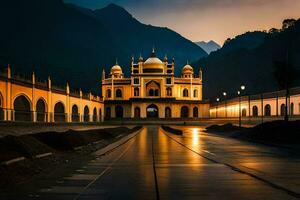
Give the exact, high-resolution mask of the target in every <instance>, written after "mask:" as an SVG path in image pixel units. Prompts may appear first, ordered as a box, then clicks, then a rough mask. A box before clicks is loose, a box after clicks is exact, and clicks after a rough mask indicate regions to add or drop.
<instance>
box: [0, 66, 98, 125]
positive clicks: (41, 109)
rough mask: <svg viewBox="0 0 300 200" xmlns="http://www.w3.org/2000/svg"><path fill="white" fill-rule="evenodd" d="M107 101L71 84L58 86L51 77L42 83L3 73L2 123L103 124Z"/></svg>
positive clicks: (0, 78) (0, 79)
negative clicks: (73, 88) (73, 87)
mask: <svg viewBox="0 0 300 200" xmlns="http://www.w3.org/2000/svg"><path fill="white" fill-rule="evenodd" d="M103 107H104V105H103V99H102V98H100V97H98V96H94V95H92V94H91V93H89V94H84V93H83V92H82V91H81V90H80V91H73V90H72V89H71V88H70V87H69V85H68V84H66V86H65V87H56V86H54V85H53V84H52V82H51V79H50V77H49V78H48V80H47V81H45V82H41V81H38V80H37V78H36V76H35V74H34V73H33V74H32V76H31V77H30V78H24V77H19V76H16V75H14V74H12V73H11V68H10V66H8V68H7V70H6V72H0V121H32V122H92V121H93V122H99V121H103Z"/></svg>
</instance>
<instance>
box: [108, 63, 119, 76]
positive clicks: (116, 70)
mask: <svg viewBox="0 0 300 200" xmlns="http://www.w3.org/2000/svg"><path fill="white" fill-rule="evenodd" d="M110 72H111V73H112V74H122V68H121V67H120V65H118V64H116V65H114V66H113V67H112V68H111V70H110Z"/></svg>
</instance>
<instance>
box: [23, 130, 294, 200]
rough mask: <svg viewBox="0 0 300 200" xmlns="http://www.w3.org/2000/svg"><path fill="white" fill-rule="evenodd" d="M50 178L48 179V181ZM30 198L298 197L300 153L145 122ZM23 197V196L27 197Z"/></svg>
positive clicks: (200, 131)
mask: <svg viewBox="0 0 300 200" xmlns="http://www.w3.org/2000/svg"><path fill="white" fill-rule="evenodd" d="M49 183H50V182H49ZM51 184H52V185H49V186H48V187H45V186H43V188H39V187H41V186H37V188H38V189H37V190H38V191H36V193H32V194H30V195H27V196H26V197H29V199H143V200H144V199H145V200H146V199H264V200H265V199H268V200H269V199H270V200H271V199H279V200H282V199H297V197H299V191H300V190H298V189H299V188H300V156H299V154H298V153H295V152H294V151H293V150H282V149H277V148H275V147H267V146H263V145H257V144H253V143H247V142H243V141H239V140H235V139H230V138H223V137H219V136H215V135H211V134H206V133H203V132H202V129H201V128H196V127H187V128H184V136H183V137H182V136H175V135H171V134H167V133H165V132H163V131H162V130H161V129H160V128H159V127H158V126H146V127H145V128H144V129H143V130H142V131H141V132H140V133H138V134H137V135H136V136H134V137H132V138H131V139H130V140H128V141H127V142H126V143H125V144H123V145H121V146H120V147H118V148H116V149H115V150H114V151H112V152H110V153H109V154H107V155H105V156H99V155H98V156H97V152H96V158H95V159H93V160H91V161H88V162H86V163H85V164H83V165H82V164H81V165H78V169H76V170H75V171H74V172H73V173H71V174H68V175H66V176H64V177H61V178H60V179H59V180H55V182H52V183H51ZM24 199H25V197H24Z"/></svg>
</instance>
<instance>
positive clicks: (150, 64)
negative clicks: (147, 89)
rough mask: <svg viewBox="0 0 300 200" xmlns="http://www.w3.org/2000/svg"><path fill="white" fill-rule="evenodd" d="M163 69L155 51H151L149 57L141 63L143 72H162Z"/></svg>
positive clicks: (162, 64)
mask: <svg viewBox="0 0 300 200" xmlns="http://www.w3.org/2000/svg"><path fill="white" fill-rule="evenodd" d="M163 70H164V63H163V62H162V61H161V60H160V59H159V58H157V57H156V55H155V51H154V50H153V51H152V54H151V56H150V58H148V59H147V60H146V61H145V62H144V63H143V71H144V72H146V73H147V72H149V73H151V72H153V73H162V72H163Z"/></svg>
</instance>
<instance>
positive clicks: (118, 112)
mask: <svg viewBox="0 0 300 200" xmlns="http://www.w3.org/2000/svg"><path fill="white" fill-rule="evenodd" d="M115 112H116V113H115V114H116V118H122V117H123V107H122V106H120V105H117V106H116V108H115Z"/></svg>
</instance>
